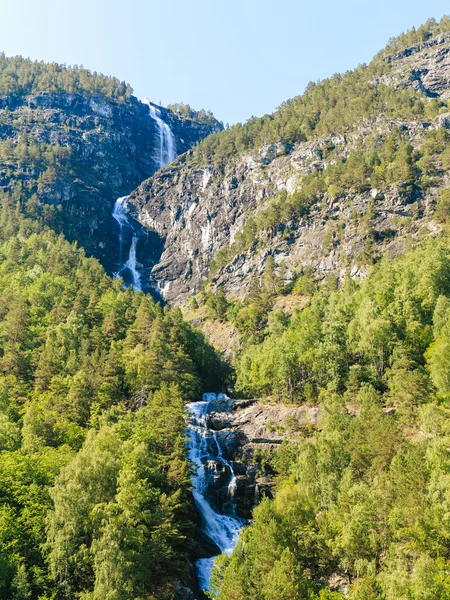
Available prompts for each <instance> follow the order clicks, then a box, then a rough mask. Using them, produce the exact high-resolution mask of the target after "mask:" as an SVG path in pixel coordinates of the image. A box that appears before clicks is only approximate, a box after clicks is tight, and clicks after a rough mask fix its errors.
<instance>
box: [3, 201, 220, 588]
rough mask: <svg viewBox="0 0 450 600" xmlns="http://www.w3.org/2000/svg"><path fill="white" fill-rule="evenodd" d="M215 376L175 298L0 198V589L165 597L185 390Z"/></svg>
mask: <svg viewBox="0 0 450 600" xmlns="http://www.w3.org/2000/svg"><path fill="white" fill-rule="evenodd" d="M226 376H227V368H226V366H225V365H224V364H223V363H222V361H221V359H220V357H219V356H218V355H217V354H216V352H215V351H214V350H213V348H212V347H211V346H209V345H208V344H207V343H206V342H205V340H204V338H203V336H202V334H200V333H199V332H198V331H195V330H193V329H192V328H191V327H190V326H188V325H187V324H186V323H185V322H184V321H183V319H182V315H181V312H180V311H179V310H177V309H173V310H171V309H163V308H161V306H160V305H159V304H155V302H154V301H153V300H152V299H151V297H149V296H146V295H144V294H142V293H136V292H133V290H132V289H128V290H127V289H124V288H123V286H122V283H121V282H120V281H119V280H111V279H110V278H109V277H108V276H106V274H105V273H104V271H103V268H102V267H101V266H100V264H99V263H98V262H97V261H96V260H94V259H92V258H87V257H86V256H85V254H84V252H83V250H81V249H78V248H77V247H76V244H69V243H68V242H67V241H66V240H64V238H63V237H62V236H60V235H57V234H56V233H54V232H53V231H51V230H50V229H48V228H46V227H45V226H43V225H42V224H40V223H39V222H38V221H37V220H35V219H30V218H28V217H26V216H24V215H23V214H22V213H21V209H20V203H17V202H15V201H14V200H13V199H11V198H10V197H4V198H3V201H2V206H1V210H0V597H2V598H5V599H6V598H8V599H11V600H22V599H26V598H39V599H40V600H44V599H47V598H48V599H50V598H75V597H76V598H82V599H83V600H88V599H91V598H92V599H98V600H105V599H108V600H113V599H114V600H116V599H117V600H119V599H120V600H121V599H124V600H125V599H127V600H128V599H134V598H137V597H141V596H145V597H146V598H151V597H153V596H152V594H153V593H156V594H157V596H156V597H157V598H170V597H171V593H172V591H171V590H172V588H171V586H172V584H173V581H174V580H175V578H177V579H178V580H179V581H184V582H187V583H189V582H190V577H191V575H190V571H189V563H188V559H187V554H188V552H189V544H190V541H189V540H190V539H191V537H192V529H193V526H194V525H193V519H194V513H193V508H192V500H191V495H190V467H189V465H188V463H187V459H186V454H185V437H184V427H185V420H184V404H185V402H186V400H189V399H191V400H195V399H197V398H198V396H199V394H200V392H201V391H202V390H203V389H221V388H222V387H223V385H224V381H225V378H226ZM149 557H150V559H149ZM169 573H170V575H168V574H169Z"/></svg>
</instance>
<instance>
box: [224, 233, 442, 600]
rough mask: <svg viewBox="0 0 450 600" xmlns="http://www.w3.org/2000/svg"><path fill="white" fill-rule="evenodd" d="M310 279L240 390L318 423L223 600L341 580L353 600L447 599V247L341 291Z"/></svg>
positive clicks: (230, 567)
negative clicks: (303, 406) (311, 412)
mask: <svg viewBox="0 0 450 600" xmlns="http://www.w3.org/2000/svg"><path fill="white" fill-rule="evenodd" d="M305 279H306V276H304V279H303V281H301V280H299V281H300V283H299V284H298V289H301V291H302V292H303V293H306V294H309V301H308V306H307V307H306V308H304V309H303V310H297V311H294V314H293V315H292V317H291V318H288V317H287V316H286V315H285V314H284V313H281V311H278V312H277V311H274V312H272V313H270V312H269V314H268V326H267V328H266V329H265V330H263V331H262V332H261V333H260V336H259V338H255V337H253V339H252V338H250V339H249V341H248V342H247V348H246V350H245V351H244V353H243V354H242V356H241V358H240V360H239V363H238V369H237V370H238V378H237V386H238V388H240V389H241V390H242V391H244V392H246V393H248V394H249V395H252V396H254V395H256V396H263V397H267V396H272V398H273V399H277V400H281V401H285V402H305V401H306V402H308V403H314V404H316V403H317V404H319V406H320V414H321V419H320V422H319V426H318V427H317V429H316V431H314V432H313V433H312V435H311V429H310V428H309V429H305V433H304V437H301V438H300V439H299V440H298V442H297V443H295V444H291V445H288V446H286V447H284V448H283V449H282V450H281V451H280V453H279V454H278V456H277V457H276V458H275V459H274V461H273V468H274V469H275V470H276V471H278V473H279V477H280V480H281V481H280V483H279V485H278V490H277V495H276V499H275V500H274V501H268V500H266V501H264V502H263V503H262V504H261V506H260V507H259V508H258V509H257V510H256V511H255V514H254V517H255V521H254V523H252V525H251V526H250V527H249V528H248V529H247V530H246V531H245V532H244V534H243V536H242V537H241V540H240V542H239V545H238V548H237V549H236V551H235V552H234V554H233V555H232V557H231V558H228V557H222V558H221V559H220V560H219V561H218V563H217V565H216V573H215V582H216V586H218V587H220V593H219V596H218V597H219V598H220V600H231V599H232V600H240V599H242V600H244V599H245V600H251V599H255V600H256V599H258V600H260V599H267V600H269V599H271V598H273V597H276V598H279V599H286V600H288V599H289V600H295V599H298V600H300V599H303V598H310V597H314V596H312V595H311V594H315V593H319V590H320V588H321V587H323V586H324V585H325V584H326V583H327V582H328V580H329V579H330V580H331V581H333V580H334V581H336V579H337V580H339V579H340V581H341V583H343V584H345V585H346V586H347V588H348V589H349V595H348V597H349V598H350V599H351V600H367V599H369V598H370V599H373V600H403V599H404V600H416V599H417V600H419V599H421V600H422V599H428V598H429V599H430V600H431V599H433V600H444V599H446V598H448V597H449V595H450V585H449V581H450V579H449V577H448V561H449V560H450V553H449V521H448V515H449V498H450V480H449V476H448V473H449V470H450V453H449V443H450V437H449V436H450V429H449V417H450V414H449V410H448V399H449V394H450V383H449V377H448V374H449V373H450V353H449V348H450V241H449V239H448V238H437V239H431V240H429V241H428V242H427V243H425V244H424V245H422V246H421V247H419V248H416V249H414V250H410V251H409V252H407V253H406V254H405V255H403V256H401V257H400V258H398V259H397V260H396V261H394V262H392V261H389V260H387V259H384V260H382V261H381V262H380V263H379V264H378V265H377V266H376V267H375V268H374V269H373V272H372V273H371V274H370V275H369V277H367V278H366V279H365V280H364V281H363V282H362V283H356V282H354V281H351V280H347V281H346V282H345V283H344V284H343V285H342V287H341V289H339V290H337V291H333V292H330V290H329V289H327V288H326V286H322V287H320V286H318V285H317V283H316V284H315V285H311V278H310V279H309V285H308V281H306V280H305ZM268 281H270V278H269V279H267V281H266V290H267V282H268ZM266 294H267V291H266ZM253 302H255V301H253ZM228 310H231V309H230V308H228ZM269 310H270V309H269ZM280 313H281V314H280ZM261 339H262V341H261ZM322 593H323V594H325V595H324V596H323V597H324V598H328V596H327V595H326V594H328V592H326V593H325V592H322ZM339 597H340V596H339Z"/></svg>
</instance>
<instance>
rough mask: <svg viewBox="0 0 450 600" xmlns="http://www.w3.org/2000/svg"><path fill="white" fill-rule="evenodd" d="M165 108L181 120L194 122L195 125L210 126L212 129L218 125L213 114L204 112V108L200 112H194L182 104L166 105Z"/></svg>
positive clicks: (207, 111) (188, 106)
mask: <svg viewBox="0 0 450 600" xmlns="http://www.w3.org/2000/svg"><path fill="white" fill-rule="evenodd" d="M167 108H168V109H169V110H171V111H172V112H174V113H175V114H176V115H178V116H179V117H181V118H182V119H189V120H191V121H196V122H197V123H203V124H205V125H211V126H212V127H216V126H217V124H218V122H217V120H216V118H215V117H214V115H213V113H212V112H211V111H210V110H205V109H204V108H202V109H201V110H195V109H193V108H192V107H191V106H190V105H189V104H184V103H183V102H179V103H177V104H168V105H167Z"/></svg>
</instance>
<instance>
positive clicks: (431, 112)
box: [0, 17, 450, 600]
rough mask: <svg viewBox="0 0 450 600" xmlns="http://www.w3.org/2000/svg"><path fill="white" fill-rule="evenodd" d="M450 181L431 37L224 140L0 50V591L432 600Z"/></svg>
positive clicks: (413, 40) (250, 599) (448, 301)
mask: <svg viewBox="0 0 450 600" xmlns="http://www.w3.org/2000/svg"><path fill="white" fill-rule="evenodd" d="M208 134H210V135H208ZM174 157H176V158H175V160H173V159H174ZM166 163H169V164H167V165H166ZM163 165H165V166H163ZM160 167H162V168H160ZM449 169H450V19H449V18H447V17H445V18H443V19H442V21H441V22H439V23H437V22H436V21H434V20H430V21H428V22H427V23H426V24H425V25H424V26H423V27H421V28H419V29H418V30H412V31H410V32H408V33H406V34H404V35H401V36H399V37H398V38H395V39H392V40H390V41H389V43H388V45H387V46H386V48H385V49H383V50H382V51H381V52H380V53H379V54H378V55H377V56H376V57H375V58H374V59H373V61H372V62H371V63H370V64H369V65H360V66H359V67H357V68H356V69H355V70H354V71H352V72H348V73H346V74H343V75H335V76H334V77H332V78H330V79H328V80H325V81H322V82H319V83H316V84H310V85H309V86H308V88H307V89H306V91H305V93H304V94H303V95H301V96H298V97H296V98H294V99H292V100H290V101H287V102H285V103H284V104H283V105H282V106H280V107H279V109H278V110H277V111H276V112H275V113H274V114H273V115H266V116H264V117H262V118H255V119H251V120H250V121H248V122H247V123H245V124H243V125H236V126H235V127H232V128H230V129H226V130H223V128H222V126H221V124H220V123H218V122H217V121H216V119H215V118H214V116H213V115H212V114H211V113H210V112H207V111H204V110H201V111H195V110H193V109H192V108H191V107H190V106H189V105H186V104H182V103H180V104H176V105H171V106H170V107H168V108H163V107H158V106H156V105H154V104H153V103H151V102H149V101H143V102H140V101H138V100H137V99H136V98H135V97H134V96H133V94H132V90H131V88H130V87H129V86H128V85H127V84H125V83H123V82H120V81H118V80H117V79H115V78H113V77H105V76H103V75H101V74H98V73H91V72H90V71H88V70H86V69H84V68H82V67H66V66H64V65H57V64H45V63H37V62H31V61H29V60H24V59H22V58H20V57H16V58H13V59H10V58H6V57H5V56H4V55H0V598H2V599H3V598H5V600H6V599H7V600H199V599H202V600H204V599H205V598H206V597H211V598H212V597H215V598H217V600H448V599H449V598H450V583H449V582H450V578H449V564H450V550H449V549H450V533H449V532H450V516H449V515H450V450H449V449H450V426H449V422H450V421H449V416H450V414H449V402H450V179H449V175H448V172H449ZM133 188H135V191H134V192H132V193H130V190H131V189H133ZM127 194H129V196H127ZM119 267H120V268H119ZM126 269H128V278H125V277H123V278H122V279H120V278H118V275H120V276H123V273H124V272H125V270H126ZM130 273H131V274H132V278H131V279H130V277H129V275H130ZM112 275H113V276H112ZM141 290H142V291H141ZM158 294H160V295H161V296H162V297H163V298H164V300H165V302H157V301H156V300H155V299H154V296H155V295H158ZM200 328H202V329H203V330H204V332H205V334H204V333H202V331H201V330H200ZM208 340H209V341H208ZM222 351H223V352H222ZM225 358H226V360H225ZM220 392H227V394H229V396H231V397H229V396H227V395H225V394H224V393H220ZM215 557H216V560H215V562H214V558H215ZM205 590H206V592H207V593H206V594H205Z"/></svg>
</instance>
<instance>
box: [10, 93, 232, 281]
mask: <svg viewBox="0 0 450 600" xmlns="http://www.w3.org/2000/svg"><path fill="white" fill-rule="evenodd" d="M158 108H159V110H160V112H161V117H162V118H163V119H164V121H165V122H166V123H167V124H168V125H169V126H170V128H171V130H172V133H173V135H174V137H175V142H176V150H177V153H183V152H186V151H187V150H188V149H189V148H191V147H192V146H193V145H194V144H195V143H196V142H198V141H199V140H201V139H202V138H204V137H205V136H206V135H208V134H209V133H211V132H213V131H217V130H220V129H221V125H220V124H219V123H218V122H217V121H215V120H213V119H210V122H209V123H202V122H199V121H196V120H195V118H189V119H185V118H180V117H179V116H177V115H176V114H174V113H173V112H172V111H170V110H167V109H164V108H162V107H158ZM0 144H1V152H0V192H3V194H9V195H12V194H14V191H16V193H17V195H19V196H21V200H22V201H25V199H28V200H29V199H30V198H32V202H31V204H32V205H33V210H34V211H35V212H38V213H39V212H40V213H41V214H42V215H44V213H45V215H46V216H48V215H49V214H52V219H53V222H50V223H49V224H50V225H51V226H54V227H56V228H60V229H61V230H62V231H63V232H64V233H65V235H66V236H67V238H68V239H69V240H71V241H77V242H78V243H79V244H80V245H82V246H83V247H84V248H85V249H86V251H87V253H88V254H90V255H93V256H95V257H97V258H99V259H100V261H101V262H102V263H103V264H104V266H105V267H106V268H107V270H108V271H109V272H114V271H115V270H116V268H117V260H118V247H117V245H118V239H117V223H116V222H115V221H114V220H113V219H112V218H111V211H112V207H113V204H114V201H115V200H116V199H117V198H118V197H120V196H124V195H126V194H128V193H129V192H130V191H131V190H132V189H133V188H135V187H136V186H137V185H138V184H139V183H140V182H141V181H142V180H143V179H145V178H147V177H149V176H150V175H152V174H153V173H154V172H155V171H156V170H157V168H158V166H159V165H158V157H157V150H158V147H159V137H158V130H157V126H156V122H155V120H154V119H152V118H151V117H150V115H149V107H148V106H147V105H145V104H143V103H141V102H140V101H138V100H137V99H136V98H134V97H133V96H131V98H129V99H127V100H123V99H122V101H120V102H119V101H114V100H112V99H109V98H107V97H105V96H102V95H97V96H96V95H92V94H82V93H77V94H75V93H74V94H70V93H65V92H59V93H50V92H35V93H32V94H27V95H8V96H3V97H1V98H0ZM45 206H47V208H44V207H45ZM30 210H31V209H30ZM52 211H53V212H52ZM33 216H36V215H33ZM143 240H144V242H143V244H142V250H143V252H142V257H140V258H141V259H142V262H143V263H144V265H145V266H151V265H152V264H153V263H154V262H156V260H157V258H158V256H159V254H158V253H159V247H158V244H157V243H155V242H157V241H158V238H157V237H156V236H154V237H153V238H152V236H151V235H150V236H144V237H143Z"/></svg>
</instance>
